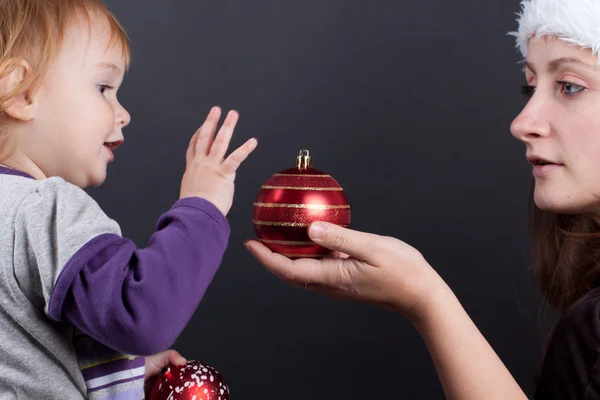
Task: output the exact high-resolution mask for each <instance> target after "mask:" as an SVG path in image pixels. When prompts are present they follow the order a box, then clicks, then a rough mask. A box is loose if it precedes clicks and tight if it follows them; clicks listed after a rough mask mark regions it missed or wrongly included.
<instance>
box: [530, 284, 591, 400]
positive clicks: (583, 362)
mask: <svg viewBox="0 0 600 400" xmlns="http://www.w3.org/2000/svg"><path fill="white" fill-rule="evenodd" d="M548 399H552V400H554V399H561V400H562V399H582V400H583V399H585V400H596V399H598V400H600V287H599V288H595V289H593V290H591V291H590V292H588V293H587V294H586V295H585V296H583V297H582V298H581V299H579V300H578V301H577V302H575V303H574V304H573V305H572V306H571V307H570V308H569V309H568V310H567V311H566V313H565V314H564V315H563V316H562V318H561V319H560V320H559V322H558V324H557V326H556V328H555V331H554V333H553V334H552V338H551V340H550V343H549V345H548V350H547V353H546V356H545V358H544V362H543V365H542V370H541V374H540V381H539V383H538V386H537V390H536V393H535V400H548Z"/></svg>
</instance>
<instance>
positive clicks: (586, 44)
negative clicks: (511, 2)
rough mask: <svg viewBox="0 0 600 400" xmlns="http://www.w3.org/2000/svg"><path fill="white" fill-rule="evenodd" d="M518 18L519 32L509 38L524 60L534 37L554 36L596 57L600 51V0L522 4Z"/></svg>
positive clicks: (531, 0) (525, 1) (524, 0)
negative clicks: (515, 39)
mask: <svg viewBox="0 0 600 400" xmlns="http://www.w3.org/2000/svg"><path fill="white" fill-rule="evenodd" d="M517 15H518V16H519V18H518V20H517V22H518V23H519V30H518V31H517V32H510V33H509V34H510V35H513V36H515V37H516V38H517V48H518V49H519V50H520V51H521V54H522V55H523V57H527V49H528V47H529V40H530V39H531V38H532V37H534V36H535V37H540V36H546V35H548V36H555V37H557V38H559V39H562V40H564V41H566V42H569V43H573V44H575V45H578V46H580V47H582V48H584V49H585V48H587V49H592V53H593V54H595V55H596V54H597V53H598V50H600V0H522V1H521V13H518V14H517ZM599 62H600V60H599Z"/></svg>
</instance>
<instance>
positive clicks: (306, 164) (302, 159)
mask: <svg viewBox="0 0 600 400" xmlns="http://www.w3.org/2000/svg"><path fill="white" fill-rule="evenodd" d="M296 167H298V168H300V169H307V168H310V167H312V157H311V156H310V153H309V151H308V150H300V155H299V156H298V157H296Z"/></svg>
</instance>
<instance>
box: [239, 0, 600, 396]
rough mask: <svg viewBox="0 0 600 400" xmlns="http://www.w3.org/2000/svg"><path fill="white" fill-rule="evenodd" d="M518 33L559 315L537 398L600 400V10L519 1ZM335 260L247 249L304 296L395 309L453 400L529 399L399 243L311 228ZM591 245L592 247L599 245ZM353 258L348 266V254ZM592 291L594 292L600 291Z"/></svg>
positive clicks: (544, 243)
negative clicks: (409, 326)
mask: <svg viewBox="0 0 600 400" xmlns="http://www.w3.org/2000/svg"><path fill="white" fill-rule="evenodd" d="M521 7H522V10H521V14H520V16H519V19H518V22H519V29H518V32H515V33H513V35H515V36H516V38H517V45H518V47H519V48H520V50H521V53H522V54H523V56H524V57H525V63H524V65H525V77H526V80H527V85H526V86H525V87H524V89H525V92H526V93H527V94H529V95H530V96H531V98H530V100H529V101H528V103H527V105H526V106H525V108H524V109H523V110H522V112H521V113H520V114H519V115H518V116H517V117H516V119H515V120H514V121H513V123H512V125H511V132H512V134H513V136H514V137H515V138H516V139H518V140H520V141H521V142H523V143H524V144H525V148H526V157H527V159H528V160H529V162H530V163H531V164H532V166H533V175H534V178H535V187H534V192H533V200H534V204H533V205H532V211H533V218H532V238H531V239H532V242H531V245H532V255H533V261H534V264H535V268H536V277H537V279H538V282H539V284H540V286H541V288H542V290H543V293H544V295H545V297H546V299H547V300H548V301H549V302H550V303H551V304H552V305H554V306H556V307H557V308H558V309H559V310H561V311H563V315H562V318H561V320H560V322H559V324H558V325H557V327H556V329H555V331H554V333H553V335H552V340H551V342H550V344H549V347H548V350H547V352H546V356H545V360H544V364H543V368H542V373H541V379H540V382H539V385H538V387H537V391H536V399H547V398H556V399H559V398H560V399H574V398H577V399H583V398H585V399H592V398H594V399H596V398H600V287H598V286H599V285H598V283H599V282H598V281H599V279H600V241H599V240H598V239H597V237H600V226H599V224H598V223H599V222H600V67H599V65H600V62H599V60H598V54H597V50H598V49H599V48H600V29H599V28H598V27H599V26H600V1H598V0H568V1H565V0H524V1H522V3H521ZM309 235H310V237H311V238H312V240H313V241H314V242H315V243H318V244H320V245H323V246H325V247H328V248H330V249H332V250H335V251H336V252H339V253H344V254H338V256H337V257H333V258H327V259H323V260H313V259H300V260H295V261H292V260H289V259H287V258H285V257H283V256H281V255H279V254H274V253H272V252H271V251H270V250H269V249H267V248H266V247H265V246H263V245H262V244H261V243H259V242H257V241H249V242H247V244H246V245H247V247H248V249H249V250H250V252H251V253H252V254H253V255H254V256H255V257H256V258H257V259H258V260H259V261H260V262H261V263H262V264H263V265H265V267H266V268H268V269H269V270H270V271H271V272H273V273H274V274H275V275H277V276H278V277H279V278H281V279H283V280H285V281H288V282H291V283H293V284H295V285H298V286H301V287H305V288H306V289H308V290H316V291H319V292H322V293H325V294H327V295H330V296H333V297H336V298H340V299H346V300H358V301H363V302H371V303H375V304H378V305H382V306H385V307H389V308H392V309H394V310H397V311H399V312H400V313H402V314H403V315H405V316H406V317H407V318H409V319H410V320H411V321H412V322H413V323H414V326H415V327H416V328H417V329H418V331H419V333H420V334H421V335H422V337H423V339H424V341H425V343H426V345H427V348H428V349H429V352H430V354H431V356H432V359H433V361H434V364H435V367H436V369H437V372H438V375H439V377H440V380H441V383H442V386H443V389H444V392H445V394H446V396H447V397H448V398H450V399H522V398H526V396H525V394H524V393H523V391H522V389H521V388H520V387H519V385H518V384H517V383H516V381H515V380H514V378H513V377H512V376H511V374H510V373H509V371H508V370H507V369H506V367H505V366H504V365H503V363H502V362H501V360H500V359H499V358H498V356H497V355H496V354H495V352H494V351H493V349H492V348H491V347H490V346H489V344H488V343H487V341H486V340H485V338H484V337H483V336H482V335H481V333H480V332H479V331H478V330H477V328H476V327H475V325H474V324H473V322H472V321H471V319H470V318H469V316H468V315H467V314H466V312H465V310H464V309H463V308H462V306H461V305H460V303H459V301H458V299H457V298H456V296H455V295H454V294H453V292H452V290H451V289H450V288H449V287H448V285H447V284H446V283H445V282H444V281H443V280H442V279H441V277H440V276H439V275H438V274H437V273H436V272H435V270H434V269H433V268H432V267H431V266H430V265H429V264H428V263H427V261H426V260H425V259H424V257H423V256H422V255H421V254H420V252H419V251H418V250H416V249H415V248H413V247H411V246H410V245H408V244H406V243H403V242H401V241H400V240H397V239H394V238H390V237H382V236H378V235H374V234H368V233H363V232H357V231H353V230H349V229H344V228H341V227H338V226H335V225H331V224H327V223H321V222H319V223H314V224H312V225H311V226H310V227H309ZM596 241H598V242H599V243H596ZM347 255H349V257H348V256H347ZM597 287H598V288H597Z"/></svg>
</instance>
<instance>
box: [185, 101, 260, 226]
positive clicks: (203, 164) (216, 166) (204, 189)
mask: <svg viewBox="0 0 600 400" xmlns="http://www.w3.org/2000/svg"><path fill="white" fill-rule="evenodd" d="M220 116H221V109H220V108H218V107H213V108H212V110H210V113H209V114H208V117H207V118H206V121H204V124H202V126H201V127H200V128H199V129H198V130H197V131H196V133H195V134H194V136H193V137H192V140H191V141H190V145H189V147H188V150H187V153H186V168H185V173H184V174H183V179H182V181H181V192H180V196H179V198H180V199H183V198H186V197H201V198H203V199H205V200H208V201H210V202H211V203H212V204H214V205H215V207H217V208H218V209H219V210H220V211H221V212H222V213H223V215H227V213H228V212H229V209H230V208H231V205H232V203H233V193H234V187H235V185H234V181H235V173H236V171H237V169H238V168H239V166H240V164H241V163H242V162H243V161H244V160H245V159H246V158H247V157H248V155H250V153H252V151H253V150H254V149H255V148H256V145H257V141H256V139H254V138H253V139H249V140H248V141H246V143H244V144H243V145H242V146H240V147H239V148H237V149H236V150H235V151H234V152H232V153H231V154H230V155H229V156H228V157H227V158H225V153H227V149H228V147H229V141H230V140H231V136H232V135H233V131H234V129H235V125H236V124H237V121H238V117H239V115H238V113H237V112H235V111H230V112H229V113H228V114H227V117H226V118H225V121H224V122H223V126H221V129H219V132H218V133H217V135H216V137H215V131H216V129H217V124H218V122H219V118H220Z"/></svg>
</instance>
